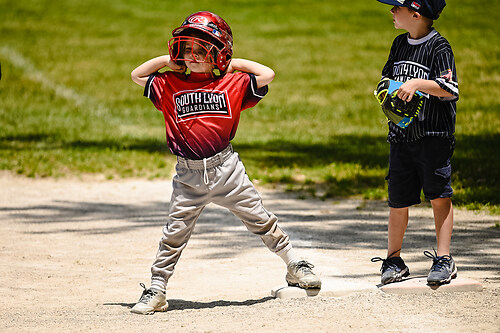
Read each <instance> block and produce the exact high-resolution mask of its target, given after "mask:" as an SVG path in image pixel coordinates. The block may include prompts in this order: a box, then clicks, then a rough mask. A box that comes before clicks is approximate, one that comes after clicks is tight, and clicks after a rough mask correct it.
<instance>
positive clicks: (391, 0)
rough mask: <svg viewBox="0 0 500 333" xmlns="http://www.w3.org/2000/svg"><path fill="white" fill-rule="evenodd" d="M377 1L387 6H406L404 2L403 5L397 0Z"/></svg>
mask: <svg viewBox="0 0 500 333" xmlns="http://www.w3.org/2000/svg"><path fill="white" fill-rule="evenodd" d="M377 1H378V2H382V3H385V4H387V5H392V6H404V1H403V3H401V2H399V1H397V0H377Z"/></svg>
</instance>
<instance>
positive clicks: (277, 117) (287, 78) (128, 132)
mask: <svg viewBox="0 0 500 333" xmlns="http://www.w3.org/2000/svg"><path fill="white" fill-rule="evenodd" d="M389 9H390V6H388V5H383V4H380V3H378V2H377V1H375V0H362V1H350V2H345V1H325V2H319V1H318V2H310V1H302V0H290V1H277V0H274V1H263V0H254V1H243V0H239V1H217V2H215V1H205V0H197V1H175V2H174V1H161V0H156V1H132V0H112V1H104V2H103V1H97V0H83V1H82V0H79V1H76V0H61V1H44V0H36V1H35V0H23V1H19V2H16V1H12V0H0V61H1V70H2V78H1V80H0V128H1V130H0V169H2V170H9V171H11V172H12V173H16V174H21V175H25V176H28V177H65V176H75V175H77V176H78V175H81V174H89V173H90V174H104V175H105V176H106V177H107V178H124V177H143V178H169V177H170V176H171V174H172V171H173V165H174V163H175V159H174V157H173V156H172V155H171V154H170V153H169V152H168V149H167V147H166V144H165V139H164V125H163V118H162V115H161V113H159V112H157V111H156V110H155V109H154V107H153V105H152V104H151V103H150V102H149V101H148V100H147V99H146V98H144V97H142V89H141V87H139V86H137V85H135V84H134V83H133V82H132V81H131V80H130V72H131V71H132V69H134V68H135V67H136V66H138V65H139V64H141V63H142V62H144V61H146V60H148V59H150V58H152V57H155V56H158V55H161V54H165V53H167V52H168V51H167V46H166V42H167V40H168V39H169V38H170V33H171V30H172V29H173V28H175V27H177V26H178V25H180V24H181V22H182V21H183V19H184V18H185V17H186V16H187V15H189V14H190V13H192V12H195V11H198V10H210V11H213V12H216V13H218V14H219V15H221V16H222V17H223V18H225V19H226V20H227V21H228V23H229V24H230V26H231V28H232V30H233V34H234V36H235V46H234V51H235V57H242V58H249V59H252V60H256V61H259V62H262V63H264V64H266V65H268V66H270V67H272V68H273V69H274V70H275V72H276V79H275V81H273V83H272V84H271V86H270V92H269V94H268V96H267V97H266V98H265V99H264V100H263V101H262V102H261V103H260V104H259V105H257V106H256V107H255V108H253V109H251V110H248V111H245V112H244V114H243V116H242V119H241V123H240V127H239V130H238V133H237V135H236V138H235V140H234V141H233V144H234V146H235V148H236V150H237V151H238V152H239V153H240V155H241V156H242V159H243V161H244V162H245V165H246V167H247V171H248V174H249V175H250V177H251V178H252V179H253V180H255V181H257V182H259V183H260V184H264V183H265V184H271V185H272V184H285V185H286V188H288V189H289V190H292V191H302V192H304V193H309V194H312V195H314V196H317V197H319V198H326V197H346V196H357V197H364V198H369V199H382V198H385V197H386V183H385V181H384V177H385V174H386V173H387V165H388V150H389V146H388V144H387V143H386V141H385V137H386V134H387V125H386V121H385V119H384V117H383V115H382V112H381V111H380V110H379V108H378V105H377V103H376V101H375V99H374V97H373V95H372V92H373V90H374V87H375V85H376V83H377V82H378V79H379V77H380V72H381V69H382V67H383V65H384V63H385V61H386V59H387V55H388V52H389V48H390V45H391V43H392V40H393V38H394V37H395V36H396V35H398V34H400V33H402V32H403V31H401V30H395V29H394V27H393V24H392V18H391V15H390V13H389ZM499 11H500V2H496V1H493V2H492V1H486V0H461V1H448V6H447V7H446V8H445V10H444V12H443V14H442V16H441V18H440V19H439V20H437V21H436V23H435V27H436V28H437V30H438V31H440V32H441V34H442V35H443V36H445V37H446V38H447V39H448V40H449V41H450V43H451V45H452V47H453V50H454V53H455V59H456V64H457V69H458V75H459V84H460V93H461V95H460V101H459V102H458V115H457V132H456V136H457V146H456V151H455V155H454V158H453V161H452V163H453V168H454V175H453V186H454V189H455V193H456V195H455V197H454V202H455V204H458V205H461V206H467V207H468V208H471V209H481V208H487V209H490V210H491V211H493V212H495V213H497V214H498V213H499V209H498V207H499V204H500V195H499V188H500V186H499V184H500V177H499V161H500V157H499V148H498V147H499V146H500V132H499V126H500V111H499V110H500V105H499V101H498V100H499V99H498V96H500V74H499V70H498V68H500V36H499V35H498V34H497V33H496V31H497V29H496V27H497V17H498V15H497V14H495V13H498V12H499Z"/></svg>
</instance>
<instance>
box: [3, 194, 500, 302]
mask: <svg viewBox="0 0 500 333" xmlns="http://www.w3.org/2000/svg"><path fill="white" fill-rule="evenodd" d="M284 199H285V200H284ZM266 202H270V203H271V204H270V205H267V204H266ZM264 204H265V205H266V207H267V208H268V209H270V210H271V211H276V215H277V216H278V217H279V223H280V226H281V227H282V228H283V229H284V230H285V231H286V232H287V233H288V234H289V235H290V238H291V240H292V243H293V245H294V247H296V248H309V249H324V250H338V251H343V250H349V251H358V250H367V249H369V250H370V252H373V256H383V255H385V248H386V244H387V209H386V207H385V205H384V204H382V203H375V204H373V203H371V204H368V205H367V206H363V205H360V206H356V205H340V206H336V205H335V204H332V203H330V204H329V205H330V206H328V204H327V203H324V202H323V203H317V204H314V202H312V201H306V200H291V199H290V197H286V196H283V194H282V193H281V194H280V193H276V194H273V193H270V194H269V193H268V194H266V198H265V200H264ZM319 206H321V207H319ZM325 207H326V208H325ZM428 209H430V207H429V208H428ZM167 210H168V202H159V201H156V202H155V201H152V202H147V203H142V204H128V205H122V204H115V203H105V202H82V201H78V200H77V199H75V200H74V201H70V200H59V201H52V202H51V204H43V205H33V206H18V207H9V208H4V207H0V212H2V215H0V216H2V217H0V218H3V219H12V220H16V221H18V222H19V223H25V224H29V225H30V229H29V230H30V231H29V233H30V234H40V235H42V234H60V233H77V234H81V235H82V236H85V235H96V234H109V235H114V236H117V237H119V236H118V235H119V234H121V233H124V232H129V231H133V230H141V229H143V228H158V234H159V235H160V233H161V228H162V227H163V225H164V224H165V223H166V221H167ZM0 222H1V220H0ZM68 222H71V223H72V225H74V226H75V227H74V228H68V227H67V225H66V226H65V227H64V228H60V227H58V224H61V225H62V224H63V223H64V224H66V223H68ZM37 225H40V228H39V229H38V230H37V227H36V226H37ZM42 225H43V226H42ZM492 225H493V222H492V221H491V220H490V221H485V220H483V217H482V216H481V215H472V214H471V215H468V218H467V221H458V223H457V221H456V223H455V230H454V234H453V240H452V251H453V253H452V254H453V255H454V256H459V257H461V258H460V262H459V268H460V270H461V271H498V262H500V254H498V251H497V250H496V248H497V247H498V240H499V239H500V229H498V228H493V227H492ZM26 233H28V231H26ZM193 237H196V238H197V239H198V240H201V241H203V242H205V243H207V244H210V247H211V248H216V249H218V251H217V253H215V254H214V253H211V254H205V255H208V256H210V257H209V258H208V259H214V258H232V257H236V256H238V255H240V254H241V253H242V252H244V251H246V250H248V249H252V248H256V247H261V246H264V245H263V244H262V242H261V241H260V238H259V237H258V236H256V235H253V234H252V233H250V232H249V231H248V230H247V229H246V228H245V227H244V225H243V224H242V223H241V222H240V221H239V220H238V219H237V218H236V217H235V216H234V215H232V214H231V213H230V212H229V211H228V210H226V209H223V208H220V207H217V206H213V205H209V206H207V207H206V208H205V210H204V211H203V213H202V214H201V217H200V218H199V220H198V222H197V225H196V227H195V230H194V233H193ZM432 246H435V232H434V222H433V219H432V217H429V216H428V217H426V216H411V218H410V224H409V227H408V230H407V233H406V236H405V244H404V247H405V249H408V251H411V252H413V253H417V252H420V251H422V252H423V251H424V250H431V249H432ZM202 259H203V258H202ZM204 259H207V258H204ZM369 259H370V258H366V259H365V258H360V260H369ZM411 260H412V259H410V262H411ZM413 260H418V261H419V262H427V261H429V259H428V258H426V257H424V256H423V255H422V258H421V259H420V257H419V259H413ZM353 265H354V264H353ZM429 265H430V261H429ZM429 267H430V266H429ZM377 271H378V268H375V266H374V273H377ZM354 275H355V277H357V278H361V277H362V276H358V275H356V274H354ZM353 277H354V276H353ZM207 306H208V305H207Z"/></svg>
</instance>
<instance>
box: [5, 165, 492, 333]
mask: <svg viewBox="0 0 500 333" xmlns="http://www.w3.org/2000/svg"><path fill="white" fill-rule="evenodd" d="M170 193H171V185H170V182H169V181H144V180H128V181H100V180H96V179H91V180H73V179H72V180H68V179H66V180H53V179H38V180H33V179H27V178H20V177H13V176H11V175H9V174H5V173H2V174H0V233H1V235H2V236H1V242H0V248H1V253H0V258H1V261H0V266H1V267H0V271H1V275H0V291H1V298H0V302H1V306H2V311H1V313H0V327H1V328H2V329H1V330H2V331H4V332H5V331H7V332H26V331H37V332H47V331H51V332H61V331H70V332H77V331H82V332H88V331H98V332H118V331H119V332H137V331H150V332H159V331H168V332H254V333H255V332H285V331H289V332H341V331H349V332H387V331H391V332H499V331H500V330H499V328H500V318H499V314H500V312H499V310H498V308H499V304H500V297H499V295H500V230H499V229H498V228H493V226H494V225H495V223H497V222H498V221H499V217H498V216H490V215H485V214H476V213H474V212H470V211H466V210H459V209H456V210H455V231H454V236H453V241H452V251H453V252H452V254H453V255H454V257H455V260H456V262H457V265H458V270H459V271H458V272H459V276H461V277H466V278H471V279H474V280H477V281H479V282H480V283H482V284H483V286H484V289H483V291H482V292H454V293H447V292H439V293H430V294H422V295H392V294H386V293H383V292H381V291H380V290H377V288H372V290H365V291H362V292H353V293H350V294H348V295H346V296H342V297H325V296H322V295H321V293H320V294H319V295H318V296H315V297H310V298H294V299H274V298H272V297H271V296H270V291H271V289H272V288H273V287H276V286H280V285H284V276H285V267H284V265H283V263H282V262H281V260H280V259H279V258H278V257H276V256H275V255H274V254H272V253H270V252H269V251H268V250H267V248H266V247H265V246H264V245H263V244H262V242H261V241H260V239H259V238H258V237H256V236H255V235H253V234H251V233H249V232H248V231H247V230H246V229H245V227H244V226H243V225H242V224H241V223H240V222H239V221H238V220H237V219H236V218H235V217H234V216H233V215H231V213H229V212H228V211H226V210H224V209H222V208H219V207H217V206H208V207H206V209H205V211H204V212H203V214H202V216H201V218H200V219H199V221H198V223H197V226H196V229H195V231H194V233H193V236H192V238H191V240H190V243H189V244H188V246H187V248H186V250H185V251H184V253H183V255H182V259H181V260H180V262H179V264H178V265H177V269H176V271H175V274H174V276H173V277H172V279H171V281H170V283H169V286H168V290H167V297H168V299H169V304H170V307H169V311H167V312H165V313H156V314H155V315H153V316H139V315H134V314H131V313H129V308H130V307H131V306H132V305H133V304H134V303H135V302H136V301H137V299H138V298H139V296H140V294H141V288H140V286H139V282H144V283H146V284H149V266H150V264H151V262H152V260H153V257H154V255H155V253H156V249H157V244H158V241H159V239H160V237H161V227H162V226H163V224H164V223H165V218H166V213H167V209H168V202H169V200H170ZM261 193H262V196H263V199H264V204H265V205H266V208H268V209H269V210H270V211H272V212H274V213H275V214H276V215H277V216H278V217H279V219H280V225H281V226H282V227H283V228H284V229H285V231H287V232H288V233H289V234H290V236H291V239H292V242H293V244H294V247H295V248H296V249H297V251H298V253H299V254H300V255H302V256H303V257H305V258H307V259H308V260H310V261H311V262H313V263H314V264H315V265H316V268H315V271H316V273H317V274H318V275H319V276H320V277H321V278H322V279H323V281H336V282H337V283H338V282H340V283H345V284H346V285H348V284H350V285H363V286H366V285H368V286H376V285H377V284H378V283H379V279H380V277H379V273H378V270H379V268H380V265H379V264H378V263H377V264H374V263H371V262H370V258H371V257H373V256H384V255H385V246H386V228H387V226H386V221H387V215H388V210H387V208H386V205H385V203H384V202H375V201H368V202H365V201H360V200H340V201H326V202H320V201H315V200H297V199H295V198H294V197H293V196H291V195H287V194H284V193H282V192H278V191H271V190H262V191H261ZM410 219H411V221H410V225H409V227H408V231H407V235H406V239H405V245H404V246H405V248H404V252H403V256H404V258H405V261H406V262H407V264H408V266H409V267H410V270H411V273H412V276H423V275H425V274H426V273H427V270H428V269H429V267H430V264H431V262H430V260H429V259H428V258H426V257H425V256H424V255H423V254H422V252H423V251H424V250H431V248H432V246H433V245H434V243H435V241H434V239H435V237H434V229H433V219H432V211H431V209H430V207H429V206H428V205H421V206H419V207H414V208H413V209H411V210H410Z"/></svg>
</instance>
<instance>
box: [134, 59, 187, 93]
mask: <svg viewBox="0 0 500 333" xmlns="http://www.w3.org/2000/svg"><path fill="white" fill-rule="evenodd" d="M163 67H168V68H170V69H171V70H173V71H175V72H184V71H185V69H186V68H185V67H184V66H180V65H177V64H176V63H175V62H173V61H172V60H171V59H170V56H169V55H163V56H159V57H156V58H153V59H151V60H148V61H146V62H145V63H143V64H142V65H140V66H139V67H137V68H136V69H134V70H133V71H132V73H131V74H130V76H131V77H132V81H134V82H135V83H137V84H138V85H140V86H142V87H144V86H146V83H147V82H148V77H149V76H150V75H151V74H153V73H155V72H157V71H158V70H160V69H162V68H163Z"/></svg>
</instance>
